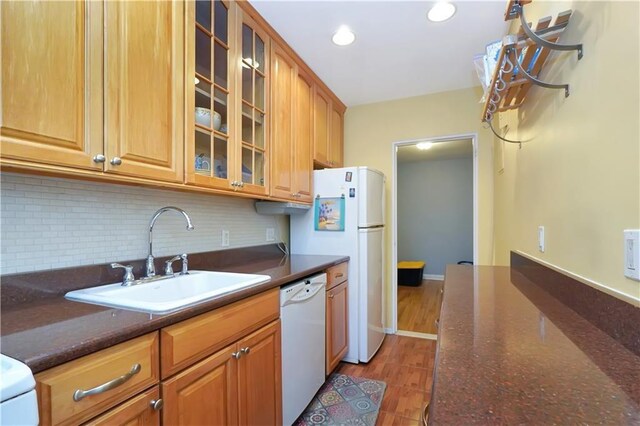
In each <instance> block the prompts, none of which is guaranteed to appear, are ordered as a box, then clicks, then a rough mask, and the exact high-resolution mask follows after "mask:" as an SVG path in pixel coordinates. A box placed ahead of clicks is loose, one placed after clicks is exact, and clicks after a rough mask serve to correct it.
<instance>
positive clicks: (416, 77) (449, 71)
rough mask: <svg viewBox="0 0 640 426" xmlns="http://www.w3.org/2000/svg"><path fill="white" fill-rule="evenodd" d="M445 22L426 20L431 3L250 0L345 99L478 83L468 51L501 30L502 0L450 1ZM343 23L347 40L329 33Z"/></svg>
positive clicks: (362, 100) (357, 101)
mask: <svg viewBox="0 0 640 426" xmlns="http://www.w3.org/2000/svg"><path fill="white" fill-rule="evenodd" d="M452 1H453V3H454V4H455V5H456V7H457V13H456V14H455V15H454V16H453V18H451V19H450V20H448V21H445V22H439V23H434V22H430V21H428V20H427V18H426V14H427V11H428V10H429V8H430V7H431V5H433V4H434V2H433V1H396V0H393V1H392V0H387V1H361V0H355V1H354V0H351V1H339V0H338V1H331V0H324V1H312V0H294V1H283V0H251V4H252V5H253V6H254V7H255V8H256V9H257V10H258V12H259V13H260V14H261V15H262V16H263V17H264V18H265V19H266V20H267V21H268V22H269V23H270V24H271V26H273V28H274V29H275V30H276V31H278V33H279V34H280V35H281V36H282V37H283V38H284V39H285V40H286V41H287V43H289V45H290V46H291V47H292V48H293V49H294V50H295V51H296V52H297V53H298V54H299V55H300V57H302V59H303V60H304V61H305V62H306V63H307V64H308V65H309V66H310V67H311V68H312V69H313V70H314V71H315V72H316V74H318V76H319V77H320V78H321V79H322V80H323V81H324V82H325V83H326V84H327V86H329V88H330V89H331V90H333V92H334V93H335V94H336V95H337V96H338V97H339V98H340V99H341V100H342V101H343V102H344V103H345V104H346V105H347V106H354V105H361V104H368V103H374V102H380V101H386V100H391V99H401V98H406V97H411V96H418V95H424V94H428V93H436V92H443V91H448V90H455V89H462V88H467V87H473V86H478V85H479V82H478V79H477V76H476V74H475V70H474V67H473V62H472V61H473V57H474V55H476V54H479V53H483V52H484V49H485V46H486V44H488V43H489V42H491V41H494V40H497V39H500V38H502V37H503V36H504V34H505V33H506V29H507V23H505V22H504V18H503V15H504V11H505V8H506V0H498V1H482V0H475V1H474V0H452ZM341 25H347V26H349V27H350V28H351V29H352V31H353V32H354V33H355V35H356V40H355V42H354V43H353V44H352V45H350V46H336V45H334V44H333V43H332V42H331V36H332V35H333V33H334V32H335V31H336V30H337V29H338V28H339V27H340V26H341Z"/></svg>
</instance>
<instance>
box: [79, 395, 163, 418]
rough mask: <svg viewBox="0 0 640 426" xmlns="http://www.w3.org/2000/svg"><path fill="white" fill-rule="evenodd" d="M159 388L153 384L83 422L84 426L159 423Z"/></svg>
mask: <svg viewBox="0 0 640 426" xmlns="http://www.w3.org/2000/svg"><path fill="white" fill-rule="evenodd" d="M159 400H160V389H159V387H158V386H154V387H152V388H151V389H149V390H148V391H146V392H143V393H141V394H140V395H138V396H136V397H134V398H131V399H130V400H129V401H127V402H124V403H122V404H120V405H118V406H117V407H116V408H113V409H112V410H111V411H108V412H106V413H105V414H103V415H101V416H100V417H98V418H96V419H93V420H91V421H90V422H89V423H85V426H109V425H146V426H152V425H160V407H161V405H160V404H158V405H157V406H156V408H154V403H156V404H157V401H159Z"/></svg>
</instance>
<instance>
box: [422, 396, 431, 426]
mask: <svg viewBox="0 0 640 426" xmlns="http://www.w3.org/2000/svg"><path fill="white" fill-rule="evenodd" d="M428 423H429V403H428V402H427V405H425V406H424V410H423V411H422V424H423V425H424V426H427V424H428Z"/></svg>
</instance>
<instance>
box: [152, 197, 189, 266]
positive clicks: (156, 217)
mask: <svg viewBox="0 0 640 426" xmlns="http://www.w3.org/2000/svg"><path fill="white" fill-rule="evenodd" d="M169 210H173V211H176V212H178V213H181V214H182V215H183V216H184V218H185V219H186V220H187V231H191V230H192V229H193V224H192V223H191V218H190V217H189V215H188V214H187V212H185V211H184V210H182V209H180V208H178V207H172V206H167V207H163V208H161V209H160V210H158V211H157V212H155V213H154V214H153V217H151V222H149V256H147V277H153V276H155V275H156V267H155V265H154V258H153V225H155V223H156V220H158V217H160V215H161V214H162V213H164V212H166V211H169Z"/></svg>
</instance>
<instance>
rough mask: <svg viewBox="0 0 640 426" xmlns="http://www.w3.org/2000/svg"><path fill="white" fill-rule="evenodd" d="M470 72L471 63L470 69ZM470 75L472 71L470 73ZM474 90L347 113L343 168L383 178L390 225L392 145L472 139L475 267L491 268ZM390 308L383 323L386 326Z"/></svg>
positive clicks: (488, 206)
mask: <svg viewBox="0 0 640 426" xmlns="http://www.w3.org/2000/svg"><path fill="white" fill-rule="evenodd" d="M469 66H470V67H471V63H470V65H469ZM470 69H471V68H470ZM481 94H482V93H481V91H480V89H479V88H475V89H464V90H456V91H451V92H443V93H437V94H432V95H426V96H417V97H414V98H406V99H400V100H395V101H389V102H380V103H375V104H369V105H361V106H356V107H351V108H348V109H347V113H346V116H345V148H344V154H345V166H369V167H373V168H375V169H378V170H380V171H382V172H384V174H385V175H386V176H387V187H386V189H387V209H386V215H387V216H386V217H387V224H388V225H391V200H392V194H391V189H392V187H393V183H392V167H393V165H392V163H393V157H392V144H393V142H396V141H402V140H412V139H422V138H433V137H440V136H448V135H456V134H462V133H477V134H478V144H479V150H478V151H479V155H478V162H479V170H478V187H479V188H478V208H479V215H478V222H479V230H478V231H479V238H478V239H479V247H478V251H479V261H480V264H491V263H492V260H493V259H492V256H493V154H492V143H493V138H492V134H491V131H490V130H486V129H484V128H483V127H482V125H481V122H480V114H481V108H480V104H479V103H478V101H479V99H480V96H481ZM385 237H386V241H387V243H386V254H385V256H386V281H385V282H386V286H387V301H389V300H390V298H391V274H392V273H395V271H396V268H395V265H392V264H391V262H392V251H391V244H392V242H391V226H387V229H386V236H385ZM390 309H391V307H390V306H387V322H386V325H387V327H389V326H390V325H391V312H390Z"/></svg>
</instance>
